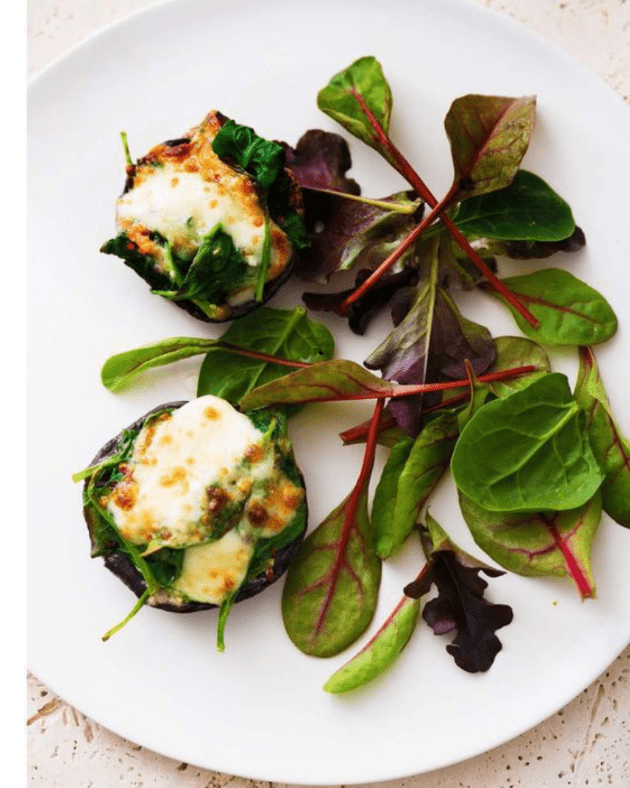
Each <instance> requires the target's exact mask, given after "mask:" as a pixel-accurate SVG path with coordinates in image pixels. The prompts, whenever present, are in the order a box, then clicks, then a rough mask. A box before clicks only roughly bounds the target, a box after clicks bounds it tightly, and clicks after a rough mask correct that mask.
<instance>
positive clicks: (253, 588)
mask: <svg viewBox="0 0 630 788" xmlns="http://www.w3.org/2000/svg"><path fill="white" fill-rule="evenodd" d="M186 404H187V400H178V401H176V402H166V403H164V404H163V405H158V406H157V407H155V408H152V409H151V410H150V411H148V412H147V413H145V414H144V415H143V416H141V417H140V418H138V419H136V420H135V421H134V422H133V423H132V424H130V425H129V426H128V427H127V428H126V429H125V430H121V431H120V433H119V434H118V435H116V436H115V437H114V438H112V439H111V440H109V441H108V442H107V443H106V444H105V445H104V446H103V447H102V448H101V449H100V450H99V452H98V453H97V454H96V456H95V457H94V458H93V460H92V462H91V463H90V466H89V467H92V466H94V465H97V464H99V463H101V462H102V461H103V460H105V459H106V458H107V457H109V456H111V455H113V454H115V453H116V451H117V450H118V447H119V446H120V444H121V442H122V440H123V437H124V433H125V432H126V431H129V430H131V431H134V432H137V431H139V430H140V428H141V427H142V425H143V424H144V422H145V421H146V419H147V418H149V417H150V416H152V415H153V414H156V413H160V412H162V411H164V410H166V409H173V410H174V409H177V408H180V407H182V406H183V405H186ZM294 469H295V472H296V473H297V476H298V478H299V481H300V483H301V486H302V488H303V489H304V490H306V486H305V483H304V477H303V475H302V472H301V471H300V469H299V468H298V466H297V464H294ZM88 481H89V480H86V481H85V483H84V489H85V487H86V486H87V484H88ZM304 507H305V515H304V527H303V528H302V530H301V531H300V533H299V534H298V535H297V536H296V537H295V539H294V540H293V541H292V542H290V543H289V544H287V545H285V546H284V547H282V548H281V549H279V550H278V551H277V552H276V553H275V555H274V557H273V565H272V566H271V567H269V568H268V569H267V570H266V571H265V572H263V573H262V574H260V575H258V576H257V577H254V578H252V579H251V580H249V581H247V582H245V583H244V584H243V586H242V587H241V588H240V590H239V591H238V593H237V595H236V597H235V602H242V601H243V600H244V599H249V598H250V597H253V596H256V594H259V593H260V592H261V591H264V590H265V589H266V588H268V587H269V586H270V585H272V584H273V583H275V582H276V580H278V578H280V577H281V576H282V575H283V574H284V573H285V572H286V571H287V569H288V568H289V564H290V563H291V562H292V561H293V559H294V558H295V556H296V554H297V552H298V550H299V548H300V545H301V543H302V541H303V539H304V534H305V532H306V522H307V518H308V510H307V503H306V496H305V497H304ZM83 516H84V518H85V521H86V524H87V528H88V533H89V535H90V542H91V544H92V546H93V547H94V539H93V530H94V526H95V523H94V521H93V519H92V518H93V512H92V510H91V509H90V508H89V507H87V506H84V507H83ZM103 559H104V564H105V566H106V567H107V569H109V571H110V572H112V573H113V574H114V575H116V577H118V578H119V579H120V580H122V582H123V583H124V584H125V585H126V586H127V587H128V588H129V589H130V590H131V591H133V593H134V594H135V595H136V596H137V597H138V598H140V597H141V596H142V594H143V593H144V592H145V591H146V583H145V580H144V578H143V577H142V575H141V573H140V572H139V571H138V569H137V568H136V567H135V566H134V564H133V563H132V561H131V560H130V559H129V557H128V556H127V555H126V554H125V553H123V552H118V551H116V550H114V551H113V552H111V553H109V554H108V555H105V556H103ZM146 604H148V605H149V606H151V607H155V608H159V609H160V610H166V611H169V612H172V613H194V612H196V611H199V610H210V609H212V608H216V607H218V605H216V604H211V603H207V602H185V601H180V600H178V599H177V598H176V597H175V596H170V595H169V594H168V592H166V593H165V594H164V596H163V597H160V596H159V595H158V596H157V597H151V598H149V599H148V600H147V602H146Z"/></svg>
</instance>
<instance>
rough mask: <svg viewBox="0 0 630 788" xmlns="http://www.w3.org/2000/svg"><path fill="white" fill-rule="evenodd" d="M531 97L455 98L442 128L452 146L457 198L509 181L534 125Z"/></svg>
mask: <svg viewBox="0 0 630 788" xmlns="http://www.w3.org/2000/svg"><path fill="white" fill-rule="evenodd" d="M535 111H536V99H535V97H533V96H524V97H522V98H508V97H505V96H479V95H468V96H462V97H461V98H458V99H456V100H455V101H454V102H453V103H452V104H451V107H450V109H449V111H448V113H447V115H446V118H445V120H444V127H445V129H446V133H447V135H448V138H449V140H450V143H451V153H452V156H453V165H454V168H455V178H454V187H455V189H456V190H457V191H456V194H457V198H458V199H460V200H461V199H464V198H466V197H472V196H474V195H478V194H485V193H487V192H491V191H495V190H496V189H504V188H505V187H507V186H509V185H510V184H511V183H512V180H513V179H514V177H515V175H516V173H517V171H518V168H519V166H520V163H521V160H522V158H523V156H524V155H525V152H526V150H527V147H528V145H529V138H530V136H531V133H532V129H533V127H534V118H535Z"/></svg>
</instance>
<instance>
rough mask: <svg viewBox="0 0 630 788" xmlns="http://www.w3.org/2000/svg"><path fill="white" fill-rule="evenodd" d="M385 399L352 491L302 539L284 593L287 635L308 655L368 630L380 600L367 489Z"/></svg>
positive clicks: (335, 649)
mask: <svg viewBox="0 0 630 788" xmlns="http://www.w3.org/2000/svg"><path fill="white" fill-rule="evenodd" d="M382 407H383V403H382V401H379V402H378V403H377V405H376V407H375V409H374V416H373V417H372V422H371V426H370V435H369V436H368V441H367V444H366V448H365V455H364V458H363V465H362V468H361V473H360V474H359V478H358V480H357V483H356V485H355V487H354V489H353V491H352V492H351V493H350V495H349V496H348V497H347V498H346V499H345V500H344V501H343V502H342V503H341V504H340V505H339V506H338V507H337V508H336V509H335V510H334V511H333V512H331V514H329V515H328V517H327V518H326V519H325V520H324V522H323V523H321V524H320V525H319V526H318V527H317V528H316V529H315V530H314V531H313V532H312V533H311V534H309V535H308V537H307V538H306V539H305V541H304V542H303V544H302V546H301V548H300V550H299V552H298V555H297V556H296V558H295V560H294V562H293V563H292V564H291V566H290V567H289V571H288V573H287V578H286V583H285V586H284V590H283V595H282V616H283V620H284V625H285V628H286V631H287V634H288V635H289V637H290V638H291V640H292V641H293V643H294V644H295V645H296V646H297V647H298V648H299V649H300V650H301V651H303V652H304V653H306V654H311V655H313V656H317V657H331V656H333V655H335V654H338V653H339V652H340V651H343V650H344V649H345V648H347V647H348V646H349V645H351V644H352V643H354V641H355V640H356V639H357V638H358V637H359V636H360V635H361V634H363V632H364V631H365V630H366V629H367V627H368V625H369V624H370V622H371V620H372V617H373V616H374V611H375V609H376V603H377V599H378V589H379V585H380V581H381V562H380V560H379V558H378V557H377V555H376V553H375V552H374V548H373V543H372V525H371V523H370V518H369V514H368V487H369V481H370V476H371V473H372V466H373V463H374V449H375V445H376V435H377V430H378V422H379V419H380V417H381V413H382Z"/></svg>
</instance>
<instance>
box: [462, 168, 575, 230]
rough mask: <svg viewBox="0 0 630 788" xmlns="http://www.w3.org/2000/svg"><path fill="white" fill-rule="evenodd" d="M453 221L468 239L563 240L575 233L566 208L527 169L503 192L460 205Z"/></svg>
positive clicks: (560, 198) (479, 196)
mask: <svg viewBox="0 0 630 788" xmlns="http://www.w3.org/2000/svg"><path fill="white" fill-rule="evenodd" d="M453 221H454V222H455V224H456V225H457V227H458V228H459V229H460V230H461V231H462V232H463V233H464V235H466V237H467V238H498V239H501V240H510V241H563V240H564V239H565V238H569V237H570V236H571V235H572V234H573V232H574V231H575V221H574V219H573V213H572V212H571V208H570V207H569V205H568V204H567V203H566V202H565V201H564V200H563V199H562V197H560V195H559V194H557V193H556V192H554V191H553V189H552V188H551V187H550V186H549V185H548V184H546V183H545V181H543V179H542V178H539V177H538V175H534V174H533V173H531V172H527V171H526V170H519V171H518V172H517V173H516V175H515V177H514V180H513V181H512V183H511V184H510V185H509V186H506V187H505V188H503V189H499V190H497V191H492V192H489V193H483V194H480V195H477V196H475V197H470V198H469V199H467V200H464V201H463V202H461V203H460V204H459V207H458V209H457V213H456V214H455V216H454V217H453Z"/></svg>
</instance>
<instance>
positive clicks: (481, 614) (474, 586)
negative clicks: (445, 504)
mask: <svg viewBox="0 0 630 788" xmlns="http://www.w3.org/2000/svg"><path fill="white" fill-rule="evenodd" d="M420 535H421V538H422V546H423V548H424V551H425V554H426V556H427V561H428V562H429V570H428V573H427V570H426V567H425V569H424V570H423V571H422V572H421V573H420V576H419V578H418V579H417V581H414V582H413V583H410V584H409V585H408V586H406V587H405V593H406V594H407V595H409V596H411V597H417V596H423V595H424V594H425V593H426V592H427V590H428V588H427V586H428V584H429V581H430V582H431V583H434V584H435V585H436V587H437V590H438V596H437V597H436V598H434V599H431V600H430V601H429V602H427V604H426V605H425V607H424V610H423V611H422V617H423V618H424V620H425V621H426V623H427V624H428V625H429V626H430V627H431V628H432V629H433V632H434V633H435V634H436V635H446V634H449V633H451V632H456V633H457V634H456V637H455V638H454V640H453V641H452V642H451V643H450V644H449V645H448V646H447V647H446V650H447V651H448V653H449V654H450V655H451V656H452V657H453V659H454V660H455V664H456V665H457V666H458V667H460V668H462V669H463V670H466V671H468V672H469V673H478V672H483V671H486V670H488V669H489V668H490V667H491V666H492V663H493V662H494V660H495V657H496V656H497V654H498V653H499V651H501V649H502V644H501V641H500V640H499V638H498V637H497V635H496V631H497V629H500V628H501V627H505V626H507V625H508V624H510V623H511V622H512V618H513V613H512V608H511V607H510V606H509V605H497V604H493V603H491V602H489V601H488V600H487V599H486V598H485V596H484V594H485V590H486V588H487V587H488V583H487V582H486V581H485V580H484V579H483V578H482V577H480V576H479V573H480V572H484V573H485V574H486V575H488V576H489V577H498V576H500V575H502V574H504V573H503V572H501V571H499V570H496V569H493V568H492V567H490V566H487V565H486V564H484V563H482V562H481V561H477V559H475V558H473V557H472V556H471V555H469V554H468V553H465V552H464V551H463V550H461V549H460V548H459V547H458V546H457V545H456V544H455V543H454V542H453V541H452V540H451V539H450V538H449V536H448V535H447V534H446V532H445V531H444V530H443V528H442V527H441V526H440V525H439V524H438V523H437V522H436V521H435V520H434V519H433V518H432V517H431V516H430V515H427V518H426V526H425V527H423V528H422V529H421V532H420ZM427 575H428V576H427Z"/></svg>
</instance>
